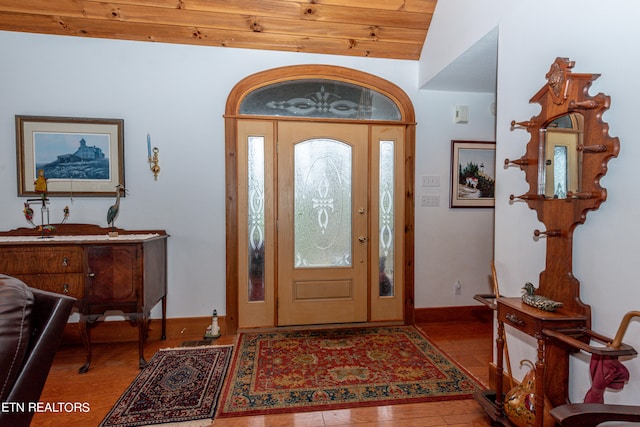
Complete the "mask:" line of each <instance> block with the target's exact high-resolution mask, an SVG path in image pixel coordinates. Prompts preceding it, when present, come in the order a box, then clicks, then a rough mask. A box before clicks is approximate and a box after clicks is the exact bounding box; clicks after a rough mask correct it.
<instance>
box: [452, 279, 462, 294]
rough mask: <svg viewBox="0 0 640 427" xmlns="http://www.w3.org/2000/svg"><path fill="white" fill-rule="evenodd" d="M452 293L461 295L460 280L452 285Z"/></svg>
mask: <svg viewBox="0 0 640 427" xmlns="http://www.w3.org/2000/svg"><path fill="white" fill-rule="evenodd" d="M453 293H454V294H456V295H462V283H460V280H456V283H455V284H454V285H453Z"/></svg>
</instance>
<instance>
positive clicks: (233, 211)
mask: <svg viewBox="0 0 640 427" xmlns="http://www.w3.org/2000/svg"><path fill="white" fill-rule="evenodd" d="M302 79H327V80H334V81H339V82H345V83H351V84H354V85H358V86H362V87H365V88H370V89H372V90H374V91H377V92H379V93H381V94H383V95H384V96H386V97H388V98H389V99H391V100H392V101H393V102H394V103H395V104H396V106H397V107H398V110H399V111H400V120H398V121H393V123H395V124H398V123H400V124H402V125H404V127H405V136H404V141H405V147H404V170H403V171H402V172H403V173H404V182H405V188H404V230H403V231H404V236H403V238H404V248H403V265H404V268H403V272H402V274H403V286H404V311H403V318H404V323H405V324H412V323H414V319H415V317H414V277H413V276H414V203H413V199H414V189H413V186H414V181H415V179H414V176H415V174H414V168H415V157H414V153H415V113H414V109H413V105H412V103H411V100H410V99H409V97H408V96H407V95H406V93H405V92H404V91H403V90H402V89H401V88H399V87H398V86H396V85H395V84H393V83H391V82H389V81H387V80H384V79H382V78H380V77H377V76H374V75H372V74H368V73H365V72H362V71H358V70H354V69H350V68H345V67H337V66H328V65H296V66H289V67H281V68H275V69H271V70H267V71H263V72H259V73H256V74H253V75H250V76H248V77H246V78H244V79H243V80H241V81H240V82H238V84H236V86H235V87H234V88H233V89H232V90H231V92H230V94H229V97H228V98H227V104H226V108H225V116H224V117H225V168H226V171H225V177H226V183H225V185H226V254H227V255H226V258H227V260H226V261H227V262H226V265H227V268H226V316H225V326H226V329H227V332H228V333H235V332H236V331H237V329H238V277H239V271H238V268H239V262H238V257H237V256H236V254H237V253H238V242H237V236H238V231H239V226H240V224H239V223H238V170H239V168H238V156H237V150H238V147H237V144H238V142H237V129H238V123H237V121H238V119H240V118H247V117H255V118H259V117H260V116H247V115H242V114H240V111H241V110H240V107H241V104H242V101H243V100H244V99H245V97H247V96H248V95H249V94H250V93H252V92H253V91H255V90H258V89H260V88H264V87H266V86H269V85H272V84H275V83H278V82H286V81H296V80H302ZM265 117H267V118H269V119H273V116H265ZM279 119H280V118H279ZM281 119H283V120H297V119H296V118H295V117H283V118H281ZM298 120H299V119H298ZM304 120H320V121H327V119H326V118H318V119H309V118H307V117H305V118H304ZM357 122H358V123H363V122H364V123H367V122H370V123H371V124H379V123H382V122H381V121H380V120H367V119H366V118H365V119H358V120H357Z"/></svg>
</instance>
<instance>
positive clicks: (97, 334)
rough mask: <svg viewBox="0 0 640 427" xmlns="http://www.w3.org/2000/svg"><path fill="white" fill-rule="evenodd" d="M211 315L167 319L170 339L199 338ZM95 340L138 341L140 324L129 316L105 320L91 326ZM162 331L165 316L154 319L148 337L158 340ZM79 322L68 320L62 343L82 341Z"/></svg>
mask: <svg viewBox="0 0 640 427" xmlns="http://www.w3.org/2000/svg"><path fill="white" fill-rule="evenodd" d="M210 324H211V317H179V318H171V319H167V339H180V338H182V339H184V340H196V339H203V337H204V333H205V331H206V329H207V326H209V325H210ZM225 324H226V323H225V316H219V317H218V325H219V326H220V331H221V332H222V334H223V335H224V334H226V327H225ZM90 333H91V342H92V343H110V342H129V341H138V328H136V327H134V325H132V323H131V322H129V321H126V320H114V321H109V320H107V321H104V322H100V323H99V324H98V325H96V327H95V328H93V329H91V332H90ZM161 335H162V320H161V319H151V322H150V324H149V339H155V340H159V339H160V338H161ZM81 343H82V340H81V339H80V326H79V323H67V326H66V327H65V329H64V335H63V338H62V344H63V345H65V344H72V345H77V344H81Z"/></svg>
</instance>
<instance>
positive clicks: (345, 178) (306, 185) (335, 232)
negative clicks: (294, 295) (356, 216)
mask: <svg viewBox="0 0 640 427" xmlns="http://www.w3.org/2000/svg"><path fill="white" fill-rule="evenodd" d="M294 150H295V151H294V152H295V154H294V162H295V163H294V170H295V172H294V173H295V182H294V187H295V188H294V192H295V202H294V215H295V217H294V223H295V238H294V245H295V246H294V257H295V259H294V265H295V267H296V268H305V267H315V268H317V267H335V266H350V265H351V259H352V256H351V251H352V248H351V205H352V201H351V194H352V192H351V182H352V180H351V176H352V148H351V147H350V146H349V145H347V144H345V143H343V142H340V141H336V140H333V139H310V140H307V141H303V142H300V143H298V144H296V146H295V149H294Z"/></svg>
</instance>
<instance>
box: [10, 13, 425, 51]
mask: <svg viewBox="0 0 640 427" xmlns="http://www.w3.org/2000/svg"><path fill="white" fill-rule="evenodd" d="M436 2H437V0H110V1H97V0H20V1H16V0H0V30H7V31H20V32H31V33H43V34H58V35H67V36H79V37H98V38H109V39H123V40H138V41H149V42H165V43H181V44H195V45H207V46H225V47H234V48H247V49H266V50H279V51H290V52H308V53H323V54H333V55H348V56H362V57H376V58H393V59H409V60H417V59H419V58H420V52H421V51H422V45H423V44H424V41H425V38H426V35H427V30H428V29H429V24H430V22H431V17H432V16H433V12H434V9H435V7H436Z"/></svg>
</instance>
